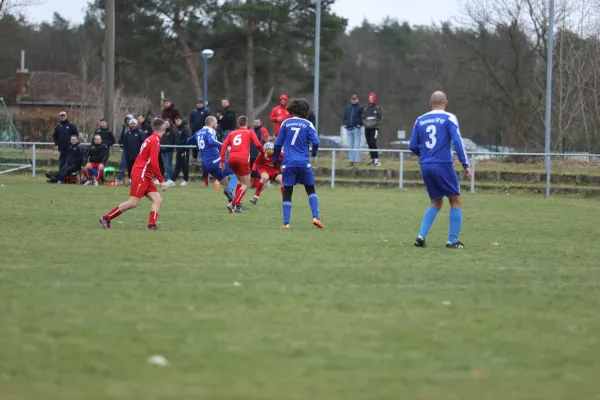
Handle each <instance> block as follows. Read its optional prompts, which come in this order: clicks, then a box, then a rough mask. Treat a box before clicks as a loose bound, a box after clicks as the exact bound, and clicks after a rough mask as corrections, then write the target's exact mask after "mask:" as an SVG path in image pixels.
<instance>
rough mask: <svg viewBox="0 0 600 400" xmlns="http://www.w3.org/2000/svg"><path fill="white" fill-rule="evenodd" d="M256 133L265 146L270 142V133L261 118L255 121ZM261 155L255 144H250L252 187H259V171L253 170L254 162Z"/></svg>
mask: <svg viewBox="0 0 600 400" xmlns="http://www.w3.org/2000/svg"><path fill="white" fill-rule="evenodd" d="M254 133H256V137H257V138H258V140H260V143H261V144H265V143H267V142H268V141H269V131H268V130H267V128H265V127H264V126H262V122H261V120H260V118H255V119H254ZM259 153H260V152H259V151H258V148H257V147H256V146H255V145H254V143H252V142H250V170H251V171H252V173H251V174H250V177H251V178H252V187H255V186H257V185H258V183H259V182H260V176H259V174H258V171H254V170H252V167H253V166H254V162H255V161H256V159H257V158H258V155H259Z"/></svg>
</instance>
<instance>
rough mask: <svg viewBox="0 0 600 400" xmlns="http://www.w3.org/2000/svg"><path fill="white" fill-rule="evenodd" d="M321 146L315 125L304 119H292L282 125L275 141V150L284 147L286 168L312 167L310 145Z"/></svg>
mask: <svg viewBox="0 0 600 400" xmlns="http://www.w3.org/2000/svg"><path fill="white" fill-rule="evenodd" d="M311 143H312V144H313V146H315V145H316V146H318V145H319V138H318V137H317V131H316V130H315V127H314V126H313V124H312V123H311V122H310V121H308V120H306V119H303V118H299V117H292V118H289V119H286V120H285V121H283V123H282V124H281V128H280V129H279V134H278V135H277V139H276V140H275V148H281V147H283V151H285V158H284V160H283V165H284V166H286V167H310V149H309V146H310V144H311Z"/></svg>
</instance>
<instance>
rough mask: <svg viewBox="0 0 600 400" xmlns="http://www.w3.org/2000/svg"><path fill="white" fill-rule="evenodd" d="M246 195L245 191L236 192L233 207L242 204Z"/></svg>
mask: <svg viewBox="0 0 600 400" xmlns="http://www.w3.org/2000/svg"><path fill="white" fill-rule="evenodd" d="M245 194H246V191H245V190H242V189H238V190H236V191H235V197H234V198H233V201H232V203H233V205H234V206H239V205H240V203H241V202H242V199H243V198H244V195H245Z"/></svg>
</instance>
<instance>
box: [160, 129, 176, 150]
mask: <svg viewBox="0 0 600 400" xmlns="http://www.w3.org/2000/svg"><path fill="white" fill-rule="evenodd" d="M178 137H179V132H178V131H177V129H175V127H174V126H173V125H171V126H169V129H167V131H166V132H165V134H164V135H163V137H162V139H161V140H160V152H161V153H172V152H174V151H175V148H174V147H163V146H165V145H167V146H170V145H173V146H174V145H176V144H177V138H178Z"/></svg>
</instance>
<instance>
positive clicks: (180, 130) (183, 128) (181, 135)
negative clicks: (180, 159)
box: [175, 121, 191, 153]
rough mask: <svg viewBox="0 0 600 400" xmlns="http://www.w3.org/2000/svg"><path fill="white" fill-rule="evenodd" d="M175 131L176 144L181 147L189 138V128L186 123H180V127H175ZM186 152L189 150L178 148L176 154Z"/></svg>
mask: <svg viewBox="0 0 600 400" xmlns="http://www.w3.org/2000/svg"><path fill="white" fill-rule="evenodd" d="M175 129H177V134H178V137H177V144H181V145H184V146H185V142H186V141H187V140H188V138H189V137H190V136H191V135H190V128H189V127H188V123H187V121H181V125H179V126H176V127H175ZM188 150H189V149H185V148H184V149H182V148H178V149H177V152H178V153H185V152H186V151H188Z"/></svg>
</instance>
